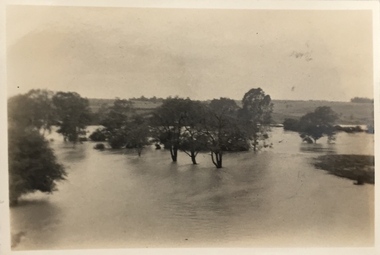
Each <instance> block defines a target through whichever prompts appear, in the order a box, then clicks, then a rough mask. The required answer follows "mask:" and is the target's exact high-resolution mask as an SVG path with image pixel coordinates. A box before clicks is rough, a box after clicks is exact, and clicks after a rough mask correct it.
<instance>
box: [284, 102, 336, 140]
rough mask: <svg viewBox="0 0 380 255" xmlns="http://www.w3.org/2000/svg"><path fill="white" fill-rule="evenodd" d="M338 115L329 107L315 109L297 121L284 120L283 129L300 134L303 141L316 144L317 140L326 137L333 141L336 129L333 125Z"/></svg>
mask: <svg viewBox="0 0 380 255" xmlns="http://www.w3.org/2000/svg"><path fill="white" fill-rule="evenodd" d="M337 119H338V114H337V113H335V112H334V111H333V110H332V109H331V108H330V107H327V106H321V107H317V108H316V109H315V110H314V112H309V113H307V114H305V115H304V116H302V117H301V118H300V119H299V120H297V119H285V120H284V123H283V124H284V129H285V130H290V131H296V132H298V133H300V136H301V138H302V140H303V141H305V142H308V143H316V142H317V140H318V139H320V138H321V137H323V136H327V137H328V140H329V141H331V140H334V139H335V134H336V128H335V127H334V124H335V122H336V120H337Z"/></svg>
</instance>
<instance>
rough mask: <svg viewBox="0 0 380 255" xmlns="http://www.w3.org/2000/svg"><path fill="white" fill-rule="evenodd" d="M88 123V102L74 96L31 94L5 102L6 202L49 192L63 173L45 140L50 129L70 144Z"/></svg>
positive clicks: (46, 93)
mask: <svg viewBox="0 0 380 255" xmlns="http://www.w3.org/2000/svg"><path fill="white" fill-rule="evenodd" d="M89 119H90V110H89V107H88V101H87V100H86V99H84V98H81V97H80V96H79V95H78V94H77V93H69V92H58V93H53V92H51V91H47V90H31V91H29V92H28V93H26V94H22V95H17V96H14V97H12V98H10V99H9V100H8V140H9V142H8V148H9V149H8V153H9V154H8V156H9V157H8V159H9V198H10V199H9V200H10V204H11V205H14V204H17V201H18V198H19V197H20V196H21V195H22V194H25V193H30V192H34V191H37V190H39V191H41V192H48V193H50V192H53V191H54V190H55V189H56V183H57V182H58V181H61V180H64V179H65V176H66V172H65V169H64V167H63V166H62V165H61V164H59V163H58V162H57V159H56V157H55V155H54V153H53V150H52V149H51V148H50V145H49V142H48V141H47V140H46V138H45V134H46V131H49V132H50V130H51V126H52V125H57V126H58V127H59V129H58V132H59V133H60V134H62V135H63V137H64V139H65V140H68V141H71V142H73V143H74V144H75V143H76V142H77V141H78V140H79V136H80V134H82V133H83V132H84V129H85V127H86V122H87V121H89Z"/></svg>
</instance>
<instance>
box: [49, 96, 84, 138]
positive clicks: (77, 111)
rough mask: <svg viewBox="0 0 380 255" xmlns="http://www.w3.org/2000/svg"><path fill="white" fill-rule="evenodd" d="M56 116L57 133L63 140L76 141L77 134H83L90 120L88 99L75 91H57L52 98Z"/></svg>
mask: <svg viewBox="0 0 380 255" xmlns="http://www.w3.org/2000/svg"><path fill="white" fill-rule="evenodd" d="M52 101H53V104H54V106H55V112H56V114H57V118H58V126H59V129H58V130H57V132H58V133H60V134H62V135H63V137H64V139H65V140H69V141H71V142H73V143H76V142H78V140H79V136H80V135H82V134H85V128H86V126H87V124H88V123H89V122H90V116H91V111H90V108H89V104H88V100H87V99H85V98H82V97H81V96H80V95H79V94H78V93H75V92H58V93H56V94H55V95H54V96H53V98H52Z"/></svg>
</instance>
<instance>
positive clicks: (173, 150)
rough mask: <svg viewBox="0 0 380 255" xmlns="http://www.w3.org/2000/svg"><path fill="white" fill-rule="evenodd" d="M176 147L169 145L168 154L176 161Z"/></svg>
mask: <svg viewBox="0 0 380 255" xmlns="http://www.w3.org/2000/svg"><path fill="white" fill-rule="evenodd" d="M177 154H178V148H177V147H176V146H171V147H170V156H171V157H172V161H173V162H177Z"/></svg>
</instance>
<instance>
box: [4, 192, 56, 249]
mask: <svg viewBox="0 0 380 255" xmlns="http://www.w3.org/2000/svg"><path fill="white" fill-rule="evenodd" d="M10 213H11V229H12V233H11V235H12V243H11V245H12V249H13V248H15V249H18V248H22V246H23V241H24V240H25V239H28V240H33V241H34V242H35V243H32V244H28V246H30V245H36V244H37V243H38V244H39V245H41V244H43V245H44V244H46V245H53V244H54V240H57V239H59V238H56V237H55V236H54V233H56V232H55V231H52V230H53V228H54V227H55V226H57V225H58V224H60V221H61V219H62V216H61V214H62V211H61V209H60V208H58V207H57V206H56V205H54V203H51V202H50V201H49V199H47V198H34V199H33V198H21V199H20V200H19V204H18V206H17V207H12V208H11V211H10ZM25 214H27V215H28V217H24V215H25ZM20 226H22V229H20ZM43 248H44V247H41V246H39V249H43Z"/></svg>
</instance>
